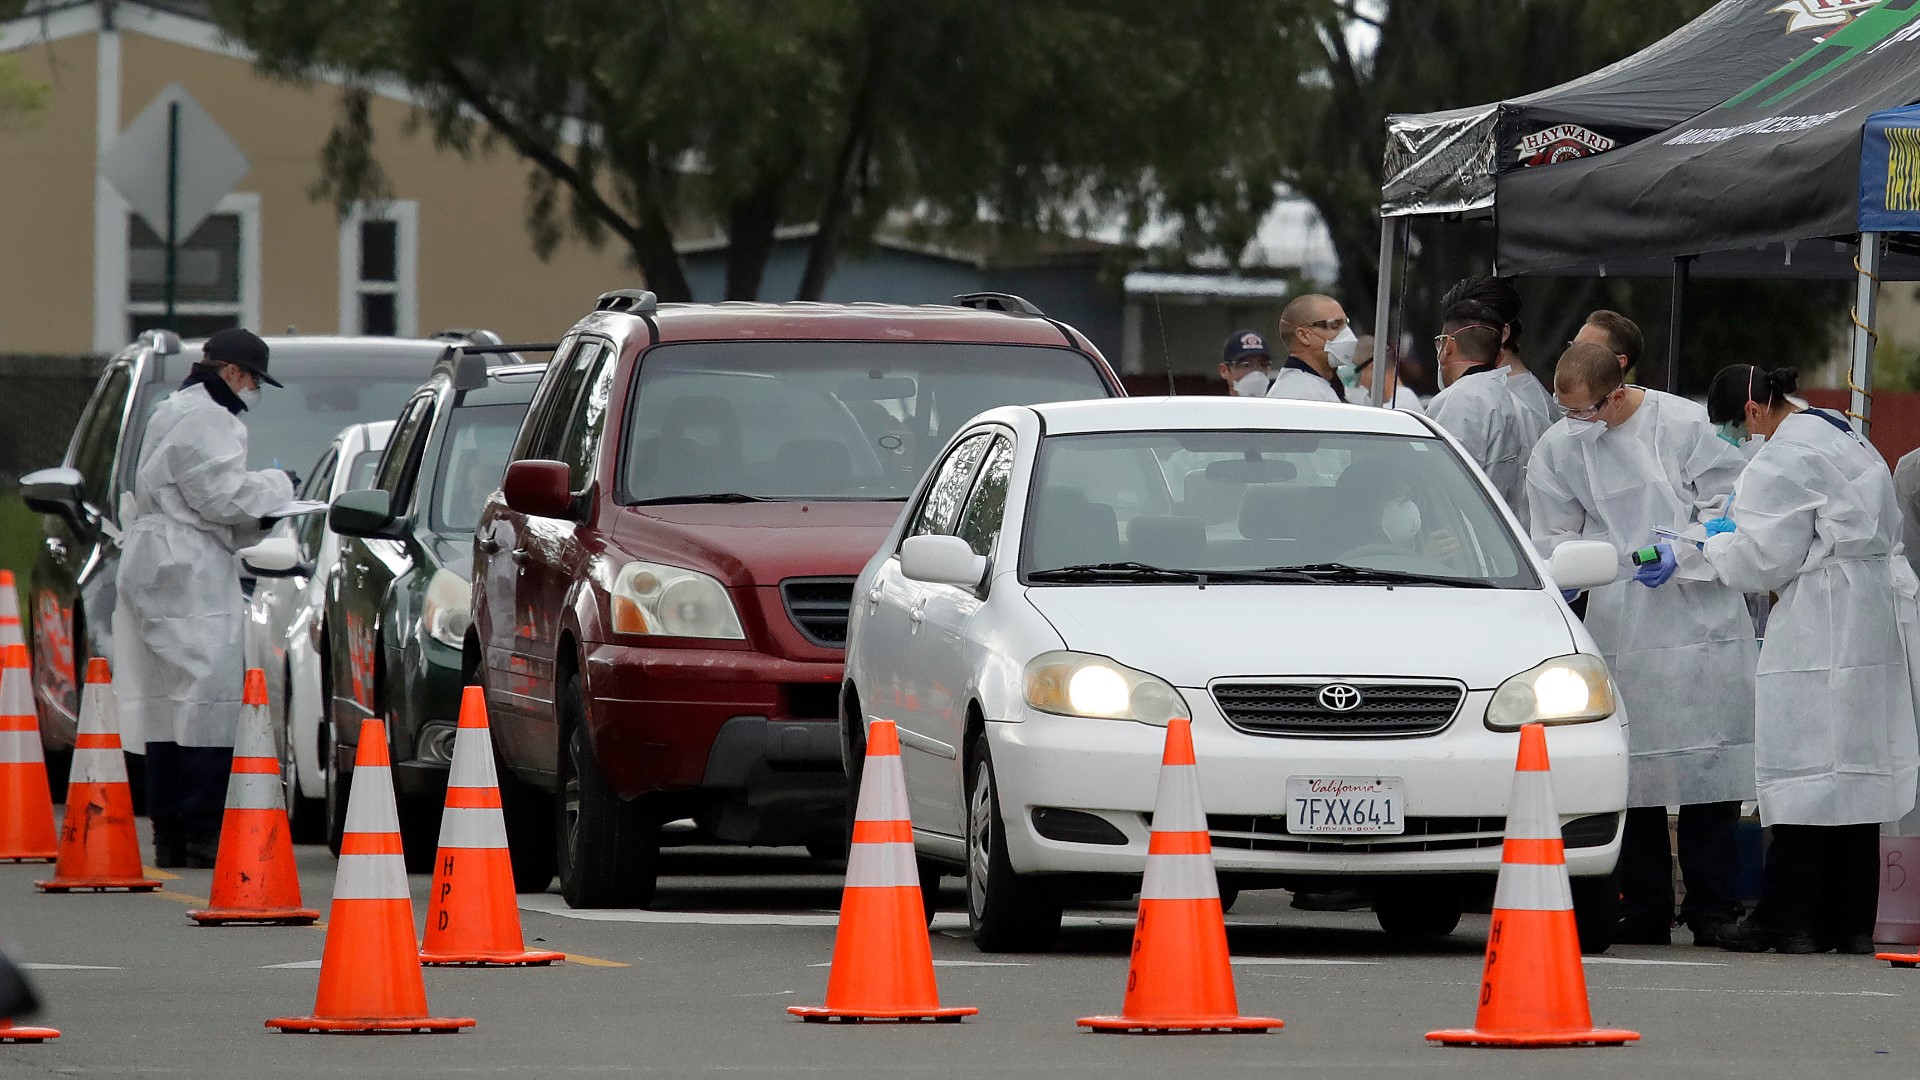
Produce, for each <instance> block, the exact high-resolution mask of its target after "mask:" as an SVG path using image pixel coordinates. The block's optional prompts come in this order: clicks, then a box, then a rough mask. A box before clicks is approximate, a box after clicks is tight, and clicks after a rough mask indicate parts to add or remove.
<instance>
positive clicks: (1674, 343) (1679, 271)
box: [1666, 255, 1693, 394]
mask: <svg viewBox="0 0 1920 1080" xmlns="http://www.w3.org/2000/svg"><path fill="white" fill-rule="evenodd" d="M1692 279H1693V256H1691V255H1676V256H1674V260H1673V284H1672V289H1671V291H1672V294H1673V297H1672V299H1673V306H1672V308H1671V309H1670V311H1669V315H1668V319H1667V378H1666V383H1667V385H1666V391H1667V393H1669V394H1677V393H1679V392H1680V349H1681V343H1682V342H1684V341H1685V340H1686V337H1687V285H1688V283H1689V282H1690V281H1692Z"/></svg>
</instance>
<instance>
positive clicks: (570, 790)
mask: <svg viewBox="0 0 1920 1080" xmlns="http://www.w3.org/2000/svg"><path fill="white" fill-rule="evenodd" d="M957 299H958V303H956V304H955V305H952V306H949V305H926V306H920V307H905V306H896V305H882V304H849V305H838V304H805V303H793V304H777V305H776V304H743V303H725V304H657V303H656V302H655V300H654V297H653V295H652V294H651V293H645V292H638V291H625V290H623V291H619V292H613V293H608V294H606V295H605V296H602V297H601V298H600V300H599V302H598V303H597V304H596V305H595V308H594V311H593V312H592V313H591V314H589V315H587V316H586V317H585V318H583V319H581V320H580V322H579V323H577V324H576V325H575V326H574V327H573V329H572V330H570V331H569V332H568V334H567V337H566V339H565V341H563V342H562V343H561V347H560V349H559V351H558V352H557V353H556V354H555V360H554V363H553V364H552V365H551V366H550V367H549V369H548V371H547V376H546V379H545V380H544V382H543V383H542V384H541V387H540V390H539V391H538V393H537V394H536V396H535V397H534V401H533V405H532V408H531V410H530V411H529V413H528V415H527V421H526V424H525V426H524V427H523V428H522V429H521V432H520V435H519V438H518V440H517V441H516V442H515V444H514V447H513V453H512V455H511V463H510V464H509V465H508V466H507V471H506V476H505V480H504V483H503V485H502V487H503V491H502V493H499V494H496V495H495V496H493V497H492V498H491V499H490V500H489V501H488V504H487V508H486V510H485V511H484V512H483V513H482V515H481V519H480V526H479V529H478V532H477V533H476V540H475V543H476V553H475V562H474V575H473V580H474V596H473V628H472V633H471V635H470V637H469V639H468V643H467V665H468V670H469V671H470V672H471V673H472V674H471V678H474V679H478V680H481V681H483V682H484V684H485V687H486V694H487V702H488V705H489V708H490V711H491V714H492V718H493V729H494V730H493V734H494V745H495V747H496V749H497V752H498V754H499V756H500V760H501V763H502V765H503V766H504V770H505V779H504V780H503V783H504V785H505V788H506V790H504V791H503V794H502V799H503V802H504V803H505V806H506V811H507V817H508V829H509V832H510V833H511V834H512V835H513V836H514V838H515V843H516V844H518V843H520V838H522V837H525V838H527V840H528V842H529V843H531V840H532V838H534V837H537V836H541V835H543V834H544V835H545V836H546V837H549V838H550V839H549V842H548V845H547V846H546V848H545V850H546V852H547V853H548V856H549V857H550V858H552V859H553V860H554V863H555V864H557V870H558V873H559V877H560V883H561V891H562V893H563V895H564V896H565V897H566V900H567V902H568V903H569V904H571V905H573V906H576V907H599V906H609V905H644V904H646V903H648V902H650V900H651V898H652V895H653V890H654V883H655V879H656V876H657V873H658V865H657V856H658V850H659V837H660V825H661V823H662V822H665V821H671V820H675V819H679V818H684V817H691V818H692V819H693V820H694V822H695V823H696V824H697V825H698V826H699V827H700V829H701V830H702V831H703V832H704V833H705V834H707V835H708V836H710V837H713V838H715V839H718V840H722V841H727V842H737V843H747V844H794V843H805V844H807V845H808V846H809V848H810V849H811V850H813V851H814V852H816V853H820V854H828V853H835V852H838V851H841V850H844V847H843V845H844V842H845V833H844V830H845V825H844V818H845V805H844V804H845V794H844V783H843V781H842V779H841V767H840V755H839V748H838V739H837V737H836V734H835V728H836V725H835V717H836V716H837V715H838V688H839V685H840V673H841V657H842V651H843V645H844V642H845V636H846V620H847V610H848V607H849V604H850V603H851V598H852V587H853V577H854V575H855V574H856V573H858V571H859V569H860V566H861V564H862V563H864V562H865V561H866V559H867V557H868V556H869V555H871V554H872V553H873V551H874V549H875V548H876V547H878V546H879V544H880V542H881V540H882V539H883V538H884V537H885V535H886V531H887V528H888V526H889V525H891V524H892V522H893V519H894V518H895V517H896V516H897V515H898V513H899V503H900V500H902V499H904V498H905V497H906V496H907V494H908V493H909V492H910V491H912V489H913V486H914V484H915V483H916V482H917V481H918V479H919V477H920V474H921V472H922V471H923V470H924V469H925V468H926V464H927V461H928V458H929V456H930V455H931V454H933V453H934V452H935V451H936V450H937V448H938V447H940V446H941V445H943V444H944V443H945V442H946V440H947V436H948V435H949V434H950V433H951V432H952V430H953V429H954V428H955V427H957V426H958V425H960V424H962V423H964V422H965V421H966V419H967V418H969V417H971V416H973V415H974V414H976V413H978V412H980V411H981V410H983V409H988V408H992V407H994V406H998V405H1005V404H1013V403H1021V402H1036V401H1057V400H1063V399H1071V398H1086V397H1106V396H1119V395H1120V394H1121V393H1122V390H1121V387H1120V383H1119V380H1118V379H1117V378H1116V377H1115V375H1114V374H1113V372H1112V370H1111V369H1109V368H1108V366H1107V364H1106V362H1105V361H1104V360H1102V359H1101V357H1100V355H1099V353H1098V352H1097V351H1095V349H1094V348H1093V346H1092V345H1091V344H1089V343H1088V342H1087V340H1086V339H1085V338H1084V337H1082V336H1081V335H1080V334H1079V333H1078V332H1077V331H1075V330H1074V329H1073V328H1071V327H1069V326H1067V325H1065V324H1064V323H1061V322H1059V321H1057V320H1054V319H1050V318H1047V317H1046V316H1045V315H1043V314H1041V313H1039V312H1038V311H1037V309H1035V308H1033V306H1032V305H1030V304H1028V303H1026V302H1025V301H1023V300H1020V299H1019V298H1017V297H1007V296H1001V295H997V294H994V295H977V296H966V297H960V298H957ZM556 796H557V797H556ZM528 851H529V852H530V851H531V848H529V849H528ZM516 854H517V855H523V853H522V852H521V850H520V849H519V848H518V847H516ZM522 865H523V866H524V867H525V869H526V870H527V871H528V872H529V873H528V875H527V876H523V877H522V878H521V880H520V885H521V887H523V888H540V887H544V886H545V884H546V881H547V879H546V878H545V877H543V876H542V875H541V874H540V873H539V872H537V871H539V870H544V869H545V867H534V866H532V865H531V861H530V859H528V858H526V857H525V856H524V855H523V863H522ZM550 865H552V864H550Z"/></svg>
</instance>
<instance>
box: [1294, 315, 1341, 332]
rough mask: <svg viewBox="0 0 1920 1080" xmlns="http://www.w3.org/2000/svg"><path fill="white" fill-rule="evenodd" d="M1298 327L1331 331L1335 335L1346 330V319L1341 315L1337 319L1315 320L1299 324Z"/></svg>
mask: <svg viewBox="0 0 1920 1080" xmlns="http://www.w3.org/2000/svg"><path fill="white" fill-rule="evenodd" d="M1300 325H1301V326H1317V327H1319V328H1320V329H1322V330H1331V331H1333V332H1334V333H1336V334H1337V333H1339V332H1340V331H1342V330H1345V329H1346V328H1347V317H1346V316H1345V315H1342V316H1340V317H1339V318H1337V319H1315V320H1314V321H1313V322H1309V323H1301V324H1300Z"/></svg>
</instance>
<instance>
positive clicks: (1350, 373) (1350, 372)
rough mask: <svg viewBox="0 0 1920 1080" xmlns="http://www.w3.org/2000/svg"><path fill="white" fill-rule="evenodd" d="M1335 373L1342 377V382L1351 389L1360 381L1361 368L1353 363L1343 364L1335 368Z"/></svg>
mask: <svg viewBox="0 0 1920 1080" xmlns="http://www.w3.org/2000/svg"><path fill="white" fill-rule="evenodd" d="M1333 373H1334V374H1335V375H1338V376H1339V377H1340V382H1341V383H1342V384H1343V385H1345V386H1346V388H1347V389H1349V390H1351V389H1353V388H1354V386H1355V385H1356V384H1358V383H1359V382H1360V369H1359V368H1357V367H1354V366H1353V365H1352V364H1341V365H1340V366H1338V367H1336V368H1334V369H1333Z"/></svg>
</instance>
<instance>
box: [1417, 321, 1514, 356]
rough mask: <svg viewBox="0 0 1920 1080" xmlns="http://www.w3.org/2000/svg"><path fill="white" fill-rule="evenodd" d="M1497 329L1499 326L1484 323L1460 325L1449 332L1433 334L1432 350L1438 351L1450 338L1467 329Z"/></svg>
mask: <svg viewBox="0 0 1920 1080" xmlns="http://www.w3.org/2000/svg"><path fill="white" fill-rule="evenodd" d="M1498 329H1500V328H1499V327H1497V326H1488V325H1487V324H1486V323H1468V324H1467V325H1465V326H1463V327H1461V328H1460V329H1458V330H1455V331H1454V332H1453V333H1451V334H1435V335H1433V351H1434V352H1439V351H1440V350H1441V348H1442V347H1444V346H1445V345H1446V343H1447V342H1448V341H1450V340H1452V339H1453V338H1455V337H1458V336H1459V335H1461V334H1464V333H1466V332H1467V331H1469V330H1498Z"/></svg>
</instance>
